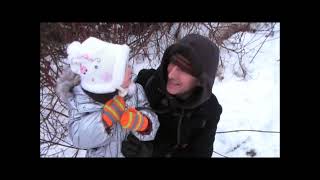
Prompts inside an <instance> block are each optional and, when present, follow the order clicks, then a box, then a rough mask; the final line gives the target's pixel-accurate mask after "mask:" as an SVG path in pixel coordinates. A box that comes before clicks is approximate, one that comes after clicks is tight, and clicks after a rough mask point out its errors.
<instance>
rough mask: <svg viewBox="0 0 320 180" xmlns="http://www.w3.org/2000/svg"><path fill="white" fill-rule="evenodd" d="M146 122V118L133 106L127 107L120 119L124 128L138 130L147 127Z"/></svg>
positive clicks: (147, 121) (143, 129)
mask: <svg viewBox="0 0 320 180" xmlns="http://www.w3.org/2000/svg"><path fill="white" fill-rule="evenodd" d="M148 123H149V120H148V118H147V117H146V116H144V115H143V114H142V113H141V112H140V111H137V110H136V109H135V108H129V109H128V110H127V111H125V112H124V113H123V115H122V116H121V119H120V124H121V126H122V127H123V128H124V129H130V130H133V131H140V132H142V131H145V130H146V129H147V127H148Z"/></svg>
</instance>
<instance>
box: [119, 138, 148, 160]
mask: <svg viewBox="0 0 320 180" xmlns="http://www.w3.org/2000/svg"><path fill="white" fill-rule="evenodd" d="M152 151H153V145H152V142H147V141H140V140H139V139H138V138H136V137H135V136H134V135H133V134H131V133H130V134H129V135H128V137H127V139H126V140H124V141H123V142H122V148H121V152H122V154H123V155H124V156H125V157H152Z"/></svg>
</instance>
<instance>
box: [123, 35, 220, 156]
mask: <svg viewBox="0 0 320 180" xmlns="http://www.w3.org/2000/svg"><path fill="white" fill-rule="evenodd" d="M218 63H219V49H218V47H217V46H216V45H215V44H214V43H213V42H211V41H210V40H209V39H208V38H206V37H204V36H201V35H198V34H190V35H187V36H185V37H184V38H183V39H181V40H180V41H178V42H177V43H175V44H173V45H171V46H169V47H168V48H167V49H166V51H165V52H164V55H163V58H162V61H161V64H160V66H159V68H158V69H157V70H154V69H150V70H146V69H143V70H141V71H140V72H139V74H138V76H137V79H136V82H137V83H140V84H141V85H142V86H143V87H144V90H145V92H146V95H147V98H148V100H149V102H150V106H151V108H152V109H153V111H155V112H156V113H157V115H158V118H159V122H160V127H159V130H158V132H157V135H156V137H155V140H154V141H151V142H148V143H146V142H140V141H139V140H137V139H136V138H134V137H133V136H131V135H129V136H128V139H127V140H126V141H124V142H123V143H122V153H123V154H124V155H125V156H126V157H150V156H152V157H211V156H212V152H213V143H214V139H215V133H216V129H217V124H218V122H219V119H220V115H221V113H222V107H221V105H220V104H219V102H218V100H217V98H216V97H215V95H214V94H212V86H213V84H214V80H215V75H216V71H217V67H218Z"/></svg>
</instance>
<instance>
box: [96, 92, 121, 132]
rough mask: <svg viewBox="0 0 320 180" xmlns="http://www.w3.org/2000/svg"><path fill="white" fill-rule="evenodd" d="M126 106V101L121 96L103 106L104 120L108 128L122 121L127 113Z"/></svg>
mask: <svg viewBox="0 0 320 180" xmlns="http://www.w3.org/2000/svg"><path fill="white" fill-rule="evenodd" d="M125 105H126V104H125V101H124V99H123V98H122V97H121V96H115V97H114V98H112V99H110V100H109V101H108V102H107V103H106V104H105V105H104V106H103V111H102V119H103V121H104V122H105V123H106V125H107V127H111V126H112V125H114V124H115V123H117V122H119V121H120V118H121V116H122V114H123V112H124V111H125Z"/></svg>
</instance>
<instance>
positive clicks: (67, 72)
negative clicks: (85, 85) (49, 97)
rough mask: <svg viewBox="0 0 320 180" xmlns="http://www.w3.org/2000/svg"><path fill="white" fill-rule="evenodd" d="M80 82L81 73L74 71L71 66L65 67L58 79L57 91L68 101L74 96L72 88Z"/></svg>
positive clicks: (63, 99) (60, 96)
mask: <svg viewBox="0 0 320 180" xmlns="http://www.w3.org/2000/svg"><path fill="white" fill-rule="evenodd" d="M78 84H80V75H78V74H75V73H73V72H72V71H71V68H70V67H68V66H67V67H65V68H64V69H63V71H62V74H61V76H60V77H59V78H58V79H57V86H56V93H57V95H58V97H59V98H60V99H61V100H62V101H63V102H65V103H66V102H67V100H68V98H70V97H72V96H73V95H72V92H71V89H72V88H73V87H74V86H77V85H78Z"/></svg>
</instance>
